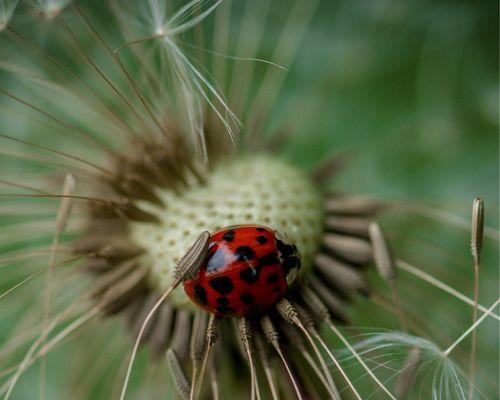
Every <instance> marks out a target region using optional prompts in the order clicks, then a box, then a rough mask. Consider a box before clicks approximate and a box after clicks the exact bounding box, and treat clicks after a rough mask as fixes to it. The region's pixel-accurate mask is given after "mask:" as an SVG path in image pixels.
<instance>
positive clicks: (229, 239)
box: [222, 231, 236, 242]
mask: <svg viewBox="0 0 500 400" xmlns="http://www.w3.org/2000/svg"><path fill="white" fill-rule="evenodd" d="M235 234H236V233H235V232H234V231H227V232H225V233H224V235H222V239H223V240H225V241H226V242H232V241H233V240H234V235H235Z"/></svg>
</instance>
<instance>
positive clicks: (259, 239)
mask: <svg viewBox="0 0 500 400" xmlns="http://www.w3.org/2000/svg"><path fill="white" fill-rule="evenodd" d="M256 240H257V243H258V244H261V245H263V244H266V243H267V242H268V240H267V238H266V237H265V236H257V239H256Z"/></svg>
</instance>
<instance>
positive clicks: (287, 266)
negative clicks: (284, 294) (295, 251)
mask: <svg viewBox="0 0 500 400" xmlns="http://www.w3.org/2000/svg"><path fill="white" fill-rule="evenodd" d="M298 260H299V259H298V258H297V257H294V256H292V257H287V258H285V260H284V261H283V264H282V266H283V269H284V270H285V273H287V274H288V272H290V270H291V269H292V268H295V267H297V263H298Z"/></svg>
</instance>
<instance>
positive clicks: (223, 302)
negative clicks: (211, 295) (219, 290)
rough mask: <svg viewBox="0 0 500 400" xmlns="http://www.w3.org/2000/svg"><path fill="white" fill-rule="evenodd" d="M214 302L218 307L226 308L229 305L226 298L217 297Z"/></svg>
mask: <svg viewBox="0 0 500 400" xmlns="http://www.w3.org/2000/svg"><path fill="white" fill-rule="evenodd" d="M216 301H217V304H219V305H220V306H227V305H228V304H229V300H228V299H227V297H218V298H217V300H216Z"/></svg>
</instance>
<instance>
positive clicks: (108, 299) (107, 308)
mask: <svg viewBox="0 0 500 400" xmlns="http://www.w3.org/2000/svg"><path fill="white" fill-rule="evenodd" d="M148 274H149V271H148V270H147V269H146V268H137V269H136V270H135V271H134V272H133V273H131V274H130V275H127V276H126V277H125V278H123V279H122V280H120V281H119V282H117V283H116V284H115V285H113V286H112V287H110V288H109V289H108V290H107V291H106V292H105V293H104V294H103V295H102V298H101V301H100V305H101V307H102V308H103V310H104V312H106V313H108V314H114V313H116V312H118V311H121V310H122V309H123V308H124V307H125V306H126V305H127V304H129V303H130V301H132V300H133V298H134V296H136V295H137V293H139V292H140V291H142V290H143V289H144V288H145V285H146V278H147V276H148Z"/></svg>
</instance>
